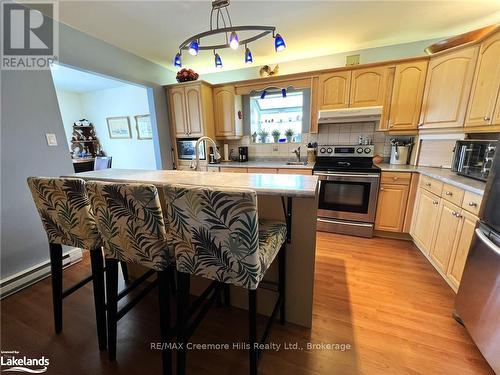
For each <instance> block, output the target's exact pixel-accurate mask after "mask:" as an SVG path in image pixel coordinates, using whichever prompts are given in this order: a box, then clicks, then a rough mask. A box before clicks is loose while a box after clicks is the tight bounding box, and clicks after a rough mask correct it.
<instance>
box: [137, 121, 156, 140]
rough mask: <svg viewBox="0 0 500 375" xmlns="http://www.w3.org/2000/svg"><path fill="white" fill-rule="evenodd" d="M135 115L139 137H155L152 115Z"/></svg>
mask: <svg viewBox="0 0 500 375" xmlns="http://www.w3.org/2000/svg"><path fill="white" fill-rule="evenodd" d="M134 117H135V125H136V127H137V139H153V129H152V128H151V117H150V116H149V115H140V116H134Z"/></svg>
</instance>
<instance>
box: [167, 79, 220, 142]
mask: <svg viewBox="0 0 500 375" xmlns="http://www.w3.org/2000/svg"><path fill="white" fill-rule="evenodd" d="M167 93H168V94H167V95H168V100H169V104H170V105H169V107H170V121H171V126H172V134H173V135H174V136H175V137H176V138H199V137H202V136H204V135H208V136H213V111H212V90H211V88H210V87H209V86H208V85H207V84H206V83H204V82H199V83H198V82H197V83H194V84H182V85H178V86H173V87H170V88H169V89H168V91H167Z"/></svg>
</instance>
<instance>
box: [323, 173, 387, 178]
mask: <svg viewBox="0 0 500 375" xmlns="http://www.w3.org/2000/svg"><path fill="white" fill-rule="evenodd" d="M314 175H315V176H320V177H356V178H363V177H366V178H380V174H378V173H364V174H354V173H321V172H314Z"/></svg>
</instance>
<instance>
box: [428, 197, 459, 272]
mask: <svg viewBox="0 0 500 375" xmlns="http://www.w3.org/2000/svg"><path fill="white" fill-rule="evenodd" d="M460 211H461V210H460V207H458V206H456V205H454V204H453V203H451V202H448V201H447V200H445V199H442V200H441V204H440V206H439V214H438V215H439V216H438V220H437V227H436V236H435V238H434V242H433V244H432V249H431V252H430V256H431V259H432V260H433V261H434V264H435V265H436V267H437V268H438V270H439V271H441V272H442V273H443V274H446V271H447V270H448V264H449V261H450V256H451V253H452V251H453V246H454V243H455V237H456V234H457V232H458V229H459V226H460V216H459V215H460Z"/></svg>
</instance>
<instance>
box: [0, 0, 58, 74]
mask: <svg viewBox="0 0 500 375" xmlns="http://www.w3.org/2000/svg"><path fill="white" fill-rule="evenodd" d="M56 11H57V3H55V2H54V3H53V2H43V3H13V2H2V34H3V40H2V56H1V67H2V69H12V70H40V69H49V68H50V64H51V63H52V62H53V61H55V60H57V46H58V43H57V42H58V40H57V37H58V24H57V22H55V21H54V20H55V18H56V17H55V16H56V14H57V12H56Z"/></svg>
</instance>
